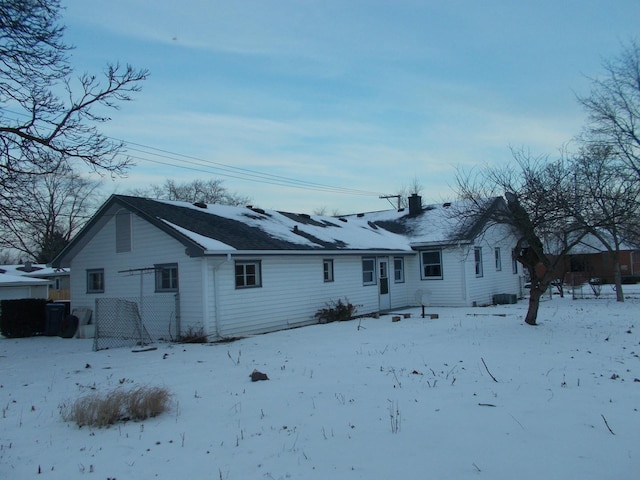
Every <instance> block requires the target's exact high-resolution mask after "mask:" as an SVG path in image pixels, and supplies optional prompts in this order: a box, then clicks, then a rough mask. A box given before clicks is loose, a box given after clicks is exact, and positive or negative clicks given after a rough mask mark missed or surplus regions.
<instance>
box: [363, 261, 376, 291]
mask: <svg viewBox="0 0 640 480" xmlns="http://www.w3.org/2000/svg"><path fill="white" fill-rule="evenodd" d="M362 283H363V284H364V285H375V284H376V259H375V258H363V259H362Z"/></svg>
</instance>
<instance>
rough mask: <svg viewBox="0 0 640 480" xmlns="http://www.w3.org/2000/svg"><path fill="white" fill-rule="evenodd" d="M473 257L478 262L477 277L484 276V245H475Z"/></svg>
mask: <svg viewBox="0 0 640 480" xmlns="http://www.w3.org/2000/svg"><path fill="white" fill-rule="evenodd" d="M473 257H474V259H475V264H476V277H482V276H483V274H484V272H483V271H482V247H475V248H474V249H473Z"/></svg>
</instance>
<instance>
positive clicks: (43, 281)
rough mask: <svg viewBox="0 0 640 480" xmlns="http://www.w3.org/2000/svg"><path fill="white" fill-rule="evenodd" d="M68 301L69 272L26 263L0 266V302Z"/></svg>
mask: <svg viewBox="0 0 640 480" xmlns="http://www.w3.org/2000/svg"><path fill="white" fill-rule="evenodd" d="M21 298H44V299H50V300H68V299H69V271H68V270H64V269H57V268H50V267H47V266H46V265H43V264H37V263H31V262H27V263H25V264H21V265H0V300H13V299H21Z"/></svg>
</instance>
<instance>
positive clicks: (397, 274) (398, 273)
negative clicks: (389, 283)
mask: <svg viewBox="0 0 640 480" xmlns="http://www.w3.org/2000/svg"><path fill="white" fill-rule="evenodd" d="M393 281H394V282H395V283H404V258H402V257H395V258H394V259H393Z"/></svg>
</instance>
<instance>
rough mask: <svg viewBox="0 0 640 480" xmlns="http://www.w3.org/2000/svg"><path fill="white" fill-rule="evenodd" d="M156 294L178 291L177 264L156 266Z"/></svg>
mask: <svg viewBox="0 0 640 480" xmlns="http://www.w3.org/2000/svg"><path fill="white" fill-rule="evenodd" d="M155 268H156V292H177V291H178V264H177V263H169V264H165V265H156V266H155Z"/></svg>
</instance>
